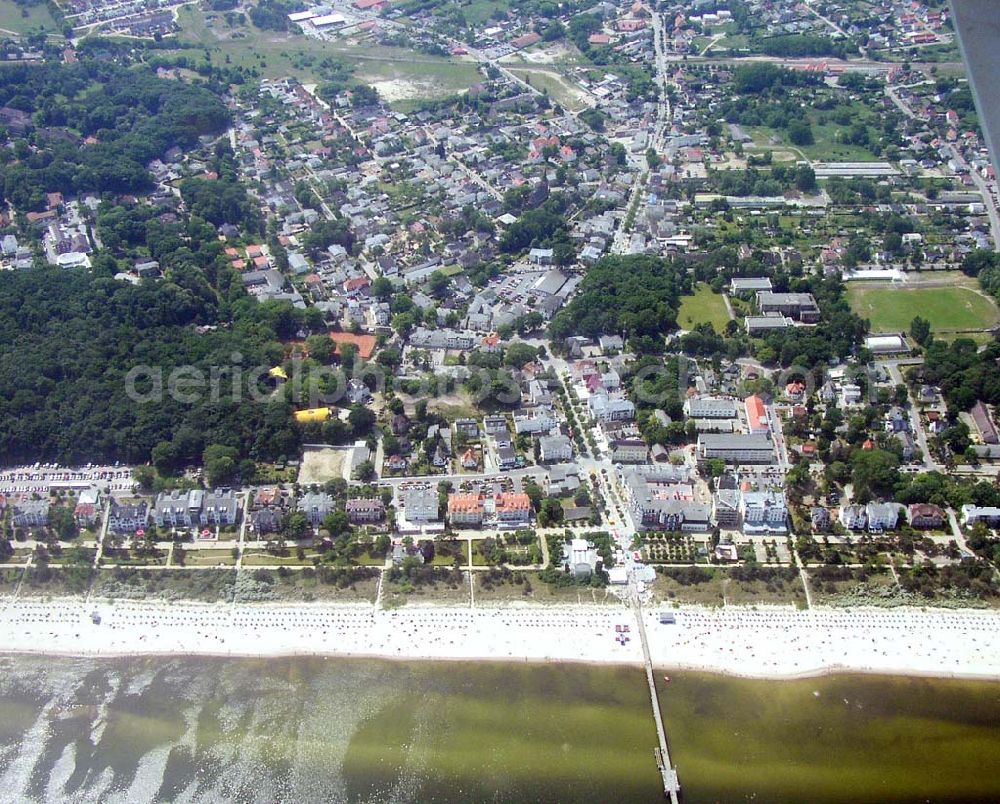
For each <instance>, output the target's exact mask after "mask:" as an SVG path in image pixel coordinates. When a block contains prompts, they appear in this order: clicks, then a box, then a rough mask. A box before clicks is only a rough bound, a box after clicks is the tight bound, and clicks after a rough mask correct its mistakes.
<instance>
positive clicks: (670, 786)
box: [632, 591, 681, 804]
mask: <svg viewBox="0 0 1000 804" xmlns="http://www.w3.org/2000/svg"><path fill="white" fill-rule="evenodd" d="M632 603H633V605H634V606H635V614H636V617H635V619H636V622H637V623H638V624H639V641H640V643H641V644H642V658H643V662H644V663H645V665H646V681H647V683H648V684H649V700H650V703H651V704H652V706H653V720H654V721H655V723H656V736H657V738H658V739H659V742H660V745H659V747H658V748H656V749H655V751H654V754H655V756H656V765H657V767H658V768H659V769H660V775H661V776H662V777H663V794H664V795H665V796H666V797H667V798H669V799H670V804H679V801H680V798H679V797H680V792H681V783H680V780H679V779H678V777H677V769H676V768H675V767H674V766H673V764H672V763H671V761H670V751H669V749H668V748H667V732H666V730H665V729H664V727H663V716H662V715H661V714H660V698H659V695H658V694H657V692H656V679H655V678H654V676H653V661H652V659H651V658H650V656H649V643H648V642H647V641H646V623H645V622H644V621H643V618H642V604H641V603H640V602H639V596H638V595H637V594H635V593H634V591H633V596H632Z"/></svg>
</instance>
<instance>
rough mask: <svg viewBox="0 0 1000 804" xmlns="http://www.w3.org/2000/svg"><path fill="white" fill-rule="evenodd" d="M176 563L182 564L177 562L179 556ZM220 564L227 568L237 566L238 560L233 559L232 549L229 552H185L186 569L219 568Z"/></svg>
mask: <svg viewBox="0 0 1000 804" xmlns="http://www.w3.org/2000/svg"><path fill="white" fill-rule="evenodd" d="M174 563H176V564H178V565H179V564H180V562H178V561H177V556H176V555H175V556H174ZM220 564H223V565H225V566H235V564H236V559H235V558H233V551H232V549H231V548H230V549H228V550H216V549H212V548H209V549H202V550H194V549H191V550H185V551H184V566H185V567H217V566H219V565H220Z"/></svg>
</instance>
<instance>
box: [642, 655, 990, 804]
mask: <svg viewBox="0 0 1000 804" xmlns="http://www.w3.org/2000/svg"><path fill="white" fill-rule="evenodd" d="M661 695H662V697H661V709H662V711H663V714H664V717H665V718H666V721H667V723H668V724H669V727H668V729H669V730H668V734H669V737H670V744H671V750H672V757H671V759H672V760H673V761H674V762H675V763H676V764H677V766H678V770H679V771H680V778H681V784H682V785H683V787H684V800H685V802H686V804H696V803H697V802H709V801H736V800H748V801H750V800H756V801H788V802H792V801H809V802H814V803H816V802H833V801H851V802H866V801H871V802H896V801H899V802H903V801H907V802H920V801H961V802H974V801H983V802H987V801H989V802H995V801H997V800H1000V779H998V778H997V771H998V770H1000V683H992V682H990V683H987V682H969V681H949V680H939V679H934V680H930V679H922V678H888V677H872V676H832V677H827V678H817V679H806V680H801V681H781V682H775V681H747V680H736V679H723V678H720V677H718V676H712V675H703V674H686V673H685V674H674V675H671V682H670V684H669V685H662V686H661Z"/></svg>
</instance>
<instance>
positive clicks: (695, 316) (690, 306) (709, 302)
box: [677, 282, 729, 333]
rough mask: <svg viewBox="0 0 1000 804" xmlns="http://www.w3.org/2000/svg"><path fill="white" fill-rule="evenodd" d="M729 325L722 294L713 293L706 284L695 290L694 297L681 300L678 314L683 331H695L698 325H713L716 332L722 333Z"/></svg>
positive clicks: (678, 322) (678, 321) (685, 297)
mask: <svg viewBox="0 0 1000 804" xmlns="http://www.w3.org/2000/svg"><path fill="white" fill-rule="evenodd" d="M728 323H729V311H728V310H727V309H726V300H725V299H724V298H723V297H722V294H721V293H713V292H712V289H711V288H710V287H709V286H708V285H707V284H706V283H704V282H702V283H700V284H699V285H698V286H697V287H695V289H694V295H693V296H683V297H682V298H681V309H680V310H679V311H678V313H677V324H678V325H679V326H680V328H681V329H694V327H695V325H696V324H711V325H712V326H713V327H715V331H716V332H718V333H722V332H723V331H724V330H725V328H726V324H728Z"/></svg>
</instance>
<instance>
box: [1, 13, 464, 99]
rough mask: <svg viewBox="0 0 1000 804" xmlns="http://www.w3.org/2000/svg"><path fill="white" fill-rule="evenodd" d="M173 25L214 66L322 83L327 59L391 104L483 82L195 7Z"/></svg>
mask: <svg viewBox="0 0 1000 804" xmlns="http://www.w3.org/2000/svg"><path fill="white" fill-rule="evenodd" d="M0 1H2V0H0ZM177 20H178V22H179V23H180V26H181V29H182V32H181V34H180V38H181V40H182V41H185V42H189V43H192V44H196V45H200V46H203V47H205V48H207V49H208V50H209V51H210V52H211V53H212V54H213V55H212V58H213V59H214V60H215V61H216V62H225V63H226V64H229V65H231V66H241V67H244V68H246V69H253V68H256V69H257V70H259V71H260V74H261V75H262V76H264V77H265V78H281V77H285V76H292V77H294V78H298V79H299V80H301V81H305V82H310V81H311V82H317V81H320V80H321V78H322V77H321V74H320V71H319V70H318V65H319V63H320V62H321V61H322V60H323V59H324V58H326V57H331V58H334V59H339V60H341V61H343V62H345V63H347V64H350V65H352V66H353V67H354V68H355V73H354V75H355V77H356V78H357V79H358V80H359V81H362V82H364V83H366V84H370V85H372V86H375V87H376V89H378V90H379V92H380V93H381V94H382V95H383V96H384V97H385V99H386V100H387V101H389V102H390V103H393V104H399V105H405V104H412V103H413V102H414V101H417V100H423V99H430V98H439V97H443V96H446V95H451V94H455V93H458V92H463V91H464V90H466V89H468V88H469V87H470V86H471V85H472V84H474V83H476V82H477V81H480V80H481V79H482V76H481V75H480V73H479V70H478V68H477V67H476V65H475V64H473V63H472V62H462V61H456V60H453V59H446V58H440V57H436V56H428V55H425V54H422V53H416V52H414V51H411V50H405V49H403V48H393V47H382V46H379V45H374V44H372V43H370V42H367V41H364V40H362V39H360V38H355V39H345V40H343V41H337V42H320V41H318V40H316V39H311V38H309V37H306V36H301V35H298V34H291V33H276V32H273V31H261V30H259V29H257V28H254V27H253V26H250V25H246V26H233V27H230V26H229V24H228V23H227V22H226V21H225V19H224V18H223V17H222V15H221V14H217V13H215V14H213V13H209V14H207V15H206V14H205V13H204V12H203V11H202V10H201V9H200V8H198V7H196V6H185V7H184V8H182V9H181V10H180V11H179V12H178V15H177ZM185 55H186V56H187V57H188V58H197V57H198V56H199V53H198V51H190V50H188V51H185Z"/></svg>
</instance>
